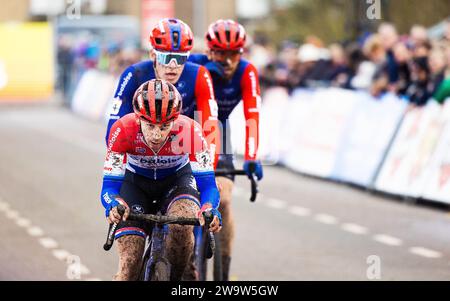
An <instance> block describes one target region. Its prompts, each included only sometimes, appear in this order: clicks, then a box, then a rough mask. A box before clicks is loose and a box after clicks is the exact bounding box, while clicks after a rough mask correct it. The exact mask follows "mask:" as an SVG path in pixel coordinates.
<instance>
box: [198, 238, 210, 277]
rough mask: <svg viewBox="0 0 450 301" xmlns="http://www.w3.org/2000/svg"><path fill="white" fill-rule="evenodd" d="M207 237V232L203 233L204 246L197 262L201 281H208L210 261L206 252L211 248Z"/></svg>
mask: <svg viewBox="0 0 450 301" xmlns="http://www.w3.org/2000/svg"><path fill="white" fill-rule="evenodd" d="M206 235H207V233H206V231H203V232H202V242H203V245H202V246H201V248H200V252H199V254H198V258H197V260H196V263H197V271H198V280H199V281H206V278H207V273H208V268H207V265H208V260H207V259H206V252H207V250H208V248H209V242H208V239H207V236H206Z"/></svg>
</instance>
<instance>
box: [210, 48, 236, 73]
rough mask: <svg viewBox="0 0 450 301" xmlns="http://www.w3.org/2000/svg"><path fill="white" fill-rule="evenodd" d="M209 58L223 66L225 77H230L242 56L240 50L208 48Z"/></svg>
mask: <svg viewBox="0 0 450 301" xmlns="http://www.w3.org/2000/svg"><path fill="white" fill-rule="evenodd" d="M208 54H209V58H210V59H211V60H212V61H214V62H218V63H220V64H221V65H222V66H223V67H224V71H225V77H226V78H228V79H230V78H231V77H232V76H233V74H234V72H235V71H236V69H237V66H238V65H239V60H240V59H241V56H242V51H240V50H212V49H211V50H209V52H208Z"/></svg>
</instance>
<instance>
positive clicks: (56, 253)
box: [52, 249, 71, 261]
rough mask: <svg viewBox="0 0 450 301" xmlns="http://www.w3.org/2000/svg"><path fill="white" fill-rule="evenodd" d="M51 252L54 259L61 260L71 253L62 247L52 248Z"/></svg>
mask: <svg viewBox="0 0 450 301" xmlns="http://www.w3.org/2000/svg"><path fill="white" fill-rule="evenodd" d="M52 254H53V256H55V257H56V259H58V260H61V261H65V260H66V259H67V258H68V257H69V256H70V255H71V254H70V253H69V252H67V251H66V250H62V249H57V250H53V251H52Z"/></svg>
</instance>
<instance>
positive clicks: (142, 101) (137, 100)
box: [133, 79, 182, 124]
mask: <svg viewBox="0 0 450 301" xmlns="http://www.w3.org/2000/svg"><path fill="white" fill-rule="evenodd" d="M181 107H182V99H181V95H180V93H179V92H178V90H177V88H175V86H174V85H172V84H171V83H169V82H168V81H165V80H161V79H152V80H149V81H147V82H145V83H143V84H142V85H141V86H140V87H139V88H138V89H137V90H136V92H135V93H134V97H133V110H134V113H135V114H136V115H138V116H139V117H142V118H144V119H146V120H148V121H149V122H151V123H153V124H163V123H166V122H169V121H172V120H175V119H177V118H178V116H179V115H180V111H181Z"/></svg>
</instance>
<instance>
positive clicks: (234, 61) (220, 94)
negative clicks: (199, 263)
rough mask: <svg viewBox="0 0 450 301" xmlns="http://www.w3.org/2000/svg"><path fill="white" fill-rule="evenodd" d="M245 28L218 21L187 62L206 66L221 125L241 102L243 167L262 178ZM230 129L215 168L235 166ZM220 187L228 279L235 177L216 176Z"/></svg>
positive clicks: (254, 76)
mask: <svg viewBox="0 0 450 301" xmlns="http://www.w3.org/2000/svg"><path fill="white" fill-rule="evenodd" d="M245 40H246V33H245V29H244V27H243V26H242V25H240V24H239V23H237V22H235V21H233V20H218V21H216V22H214V23H212V24H211V25H210V26H209V28H208V31H207V33H206V44H207V45H208V51H207V54H206V55H203V54H193V55H191V56H190V57H189V61H191V62H194V63H197V64H200V65H203V66H205V67H206V68H207V69H208V70H209V72H210V73H211V76H212V78H213V84H214V94H215V96H216V99H217V104H218V106H219V110H218V118H219V121H220V122H221V124H222V128H223V129H226V128H227V125H228V123H227V120H228V118H229V115H230V113H231V112H232V111H233V109H234V108H235V107H236V106H237V105H238V104H239V103H240V102H241V101H243V105H244V112H243V113H244V115H245V119H246V147H245V162H244V170H245V171H246V172H247V174H248V175H249V176H250V175H251V172H255V174H256V176H257V177H258V180H261V179H262V176H263V171H262V165H261V162H260V161H259V160H257V151H258V140H259V108H260V104H261V97H260V86H259V79H258V72H257V70H256V68H255V66H253V64H251V63H250V62H248V61H246V60H244V59H242V53H243V47H244V45H245ZM227 133H229V130H223V131H222V140H221V146H222V150H223V151H222V152H221V153H220V156H219V162H218V163H217V168H225V169H231V170H232V169H234V164H233V155H232V154H231V153H232V151H231V145H230V137H229V136H228V135H227ZM216 180H217V182H218V184H219V187H220V208H219V210H220V212H221V214H222V218H223V229H222V231H221V246H222V270H223V279H224V280H228V273H229V266H230V261H231V251H232V243H233V237H234V222H233V215H232V211H231V191H232V188H233V181H234V177H233V176H230V177H228V178H227V177H217V178H216Z"/></svg>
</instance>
